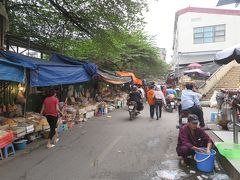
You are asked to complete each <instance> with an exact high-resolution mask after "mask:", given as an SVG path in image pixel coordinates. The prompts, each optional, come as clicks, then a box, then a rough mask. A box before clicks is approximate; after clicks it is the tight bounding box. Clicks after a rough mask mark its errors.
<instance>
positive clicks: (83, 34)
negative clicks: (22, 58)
mask: <svg viewBox="0 0 240 180" xmlns="http://www.w3.org/2000/svg"><path fill="white" fill-rule="evenodd" d="M146 10H147V3H146V1H145V0H118V1H116V0H8V1H7V11H8V14H9V19H10V23H11V24H10V34H14V35H17V36H19V37H22V38H25V39H28V38H30V40H32V41H34V42H35V43H37V44H39V45H42V46H46V47H51V48H53V49H57V51H58V52H62V53H64V54H67V55H70V56H73V57H77V58H81V59H82V58H88V59H91V60H93V61H94V62H95V63H97V64H98V65H99V66H101V67H104V68H107V69H110V70H125V71H134V72H135V73H136V74H137V75H139V76H140V77H147V76H156V77H157V76H161V75H163V74H165V73H166V72H165V71H166V66H167V65H166V63H164V62H163V61H161V60H160V57H159V50H158V49H157V48H156V47H154V46H153V42H152V39H151V38H150V37H147V36H146V35H144V34H143V33H142V29H143V27H144V26H143V25H144V19H143V15H142V13H143V12H144V11H146ZM63 49H64V51H62V50H63Z"/></svg>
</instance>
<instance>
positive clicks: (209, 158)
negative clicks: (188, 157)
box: [194, 148, 216, 172]
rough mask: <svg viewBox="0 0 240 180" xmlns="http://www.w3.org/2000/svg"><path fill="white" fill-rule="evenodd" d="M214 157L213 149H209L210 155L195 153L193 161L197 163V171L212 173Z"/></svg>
mask: <svg viewBox="0 0 240 180" xmlns="http://www.w3.org/2000/svg"><path fill="white" fill-rule="evenodd" d="M203 149H206V148H203ZM215 156H216V151H215V150H213V149H211V153H210V154H205V153H201V152H197V151H196V154H195V157H194V159H195V161H196V162H197V169H198V170H199V171H203V172H212V171H213V168H214V161H215Z"/></svg>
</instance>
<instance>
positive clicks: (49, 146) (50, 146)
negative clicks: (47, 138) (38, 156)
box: [47, 144, 55, 149]
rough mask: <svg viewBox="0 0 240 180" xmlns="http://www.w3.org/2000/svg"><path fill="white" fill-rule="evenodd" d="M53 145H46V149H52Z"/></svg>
mask: <svg viewBox="0 0 240 180" xmlns="http://www.w3.org/2000/svg"><path fill="white" fill-rule="evenodd" d="M54 146H55V145H54V144H50V145H47V148H48V149H49V148H53V147H54Z"/></svg>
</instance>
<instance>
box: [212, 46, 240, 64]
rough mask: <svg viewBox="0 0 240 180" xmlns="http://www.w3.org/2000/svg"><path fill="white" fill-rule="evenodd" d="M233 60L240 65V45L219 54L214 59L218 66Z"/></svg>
mask: <svg viewBox="0 0 240 180" xmlns="http://www.w3.org/2000/svg"><path fill="white" fill-rule="evenodd" d="M233 60H236V61H237V62H238V63H240V44H237V45H235V46H232V47H230V48H228V49H225V50H222V51H219V52H217V53H216V54H215V58H214V61H215V62H216V63H217V64H228V63H229V62H231V61H233Z"/></svg>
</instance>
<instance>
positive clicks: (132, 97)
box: [128, 85, 143, 111]
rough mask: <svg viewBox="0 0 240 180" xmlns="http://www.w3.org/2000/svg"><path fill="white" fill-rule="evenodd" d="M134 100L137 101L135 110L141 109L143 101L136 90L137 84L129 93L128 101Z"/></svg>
mask: <svg viewBox="0 0 240 180" xmlns="http://www.w3.org/2000/svg"><path fill="white" fill-rule="evenodd" d="M131 101H134V102H136V103H137V110H138V111H141V110H143V102H142V95H141V92H140V91H139V90H138V87H137V86H135V85H134V86H133V87H132V91H131V92H130V93H129V98H128V103H130V102H131Z"/></svg>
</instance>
